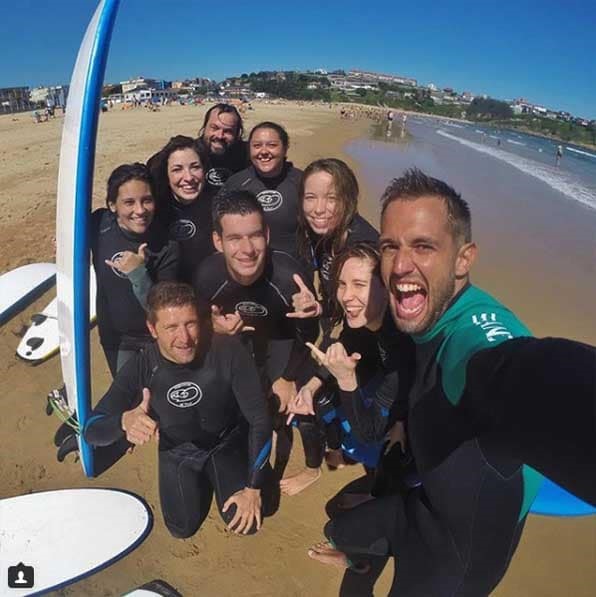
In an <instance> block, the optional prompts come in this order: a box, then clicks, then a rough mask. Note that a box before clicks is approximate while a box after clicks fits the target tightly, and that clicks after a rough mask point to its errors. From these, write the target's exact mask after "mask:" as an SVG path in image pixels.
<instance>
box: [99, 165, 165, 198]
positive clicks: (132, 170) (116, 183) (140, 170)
mask: <svg viewBox="0 0 596 597" xmlns="http://www.w3.org/2000/svg"><path fill="white" fill-rule="evenodd" d="M131 180H140V181H142V182H146V183H147V184H148V185H149V188H150V189H151V195H153V198H155V187H154V184H153V179H152V178H151V174H150V173H149V168H147V166H145V164H141V163H140V162H135V163H134V164H122V165H121V166H118V167H117V168H116V169H115V170H113V171H112V173H111V174H110V177H109V178H108V189H107V193H106V206H107V207H108V208H109V207H110V203H112V204H114V203H116V199H118V191H119V190H120V187H121V186H122V185H123V184H125V183H127V182H130V181H131Z"/></svg>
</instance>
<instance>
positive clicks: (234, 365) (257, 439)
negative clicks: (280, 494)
mask: <svg viewBox="0 0 596 597" xmlns="http://www.w3.org/2000/svg"><path fill="white" fill-rule="evenodd" d="M228 344H232V343H231V342H230V343H228ZM230 353H231V355H232V361H231V375H232V390H233V392H234V396H235V397H236V401H237V402H238V406H239V407H240V410H241V412H242V415H243V416H244V418H245V419H246V421H247V422H248V428H249V431H248V475H247V481H246V486H247V487H254V488H258V489H260V488H261V487H262V485H263V481H264V478H263V469H264V468H265V465H266V464H267V463H268V462H269V456H270V454H271V435H272V433H273V428H272V425H271V419H270V417H269V413H268V411H267V404H266V402H265V396H264V395H263V389H262V386H261V382H260V380H259V375H258V373H257V369H256V367H255V364H254V362H253V360H252V359H251V357H250V355H249V354H248V352H247V350H246V349H245V348H244V346H242V344H241V343H240V342H239V341H235V342H233V346H230Z"/></svg>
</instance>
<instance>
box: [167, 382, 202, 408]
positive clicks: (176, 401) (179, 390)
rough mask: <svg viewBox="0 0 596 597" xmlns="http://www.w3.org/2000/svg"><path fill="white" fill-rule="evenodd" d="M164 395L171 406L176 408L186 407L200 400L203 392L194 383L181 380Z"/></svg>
mask: <svg viewBox="0 0 596 597" xmlns="http://www.w3.org/2000/svg"><path fill="white" fill-rule="evenodd" d="M166 397H167V399H168V402H169V403H170V404H171V405H172V406H175V407H176V408H188V407H189V406H194V405H195V404H198V403H199V402H200V401H201V398H202V397H203V392H202V391H201V388H199V386H198V385H197V384H196V383H194V382H192V381H181V382H180V383H177V384H176V385H175V386H172V387H171V388H170V389H169V390H168V393H167V395H166Z"/></svg>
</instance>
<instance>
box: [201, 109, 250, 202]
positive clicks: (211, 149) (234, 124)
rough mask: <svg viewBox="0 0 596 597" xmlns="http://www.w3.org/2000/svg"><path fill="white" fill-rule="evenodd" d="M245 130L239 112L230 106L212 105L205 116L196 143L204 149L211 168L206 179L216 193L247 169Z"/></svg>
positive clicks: (209, 186)
mask: <svg viewBox="0 0 596 597" xmlns="http://www.w3.org/2000/svg"><path fill="white" fill-rule="evenodd" d="M243 133H244V128H243V126H242V117H241V116H240V114H239V113H238V110H236V108H235V107H234V106H232V105H230V104H215V105H214V106H212V107H211V108H209V110H207V113H206V114H205V120H204V121H203V126H202V128H201V130H200V131H199V137H198V139H199V142H200V143H202V144H203V146H204V147H205V148H206V149H207V152H208V154H209V162H210V165H211V167H210V168H209V170H208V171H207V174H206V176H205V179H206V181H207V185H208V188H209V189H210V190H211V191H212V192H213V193H214V194H215V193H217V192H218V191H219V190H220V188H221V187H222V186H223V184H224V183H225V182H226V180H228V178H229V177H230V176H232V174H235V173H236V172H239V171H240V170H243V169H244V168H246V167H247V166H248V150H247V145H246V142H245V141H243V140H242V135H243Z"/></svg>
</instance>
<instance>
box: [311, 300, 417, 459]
mask: <svg viewBox="0 0 596 597" xmlns="http://www.w3.org/2000/svg"><path fill="white" fill-rule="evenodd" d="M337 341H338V342H341V343H342V344H343V346H344V348H345V349H346V352H347V353H348V354H352V353H354V352H357V353H359V354H360V355H361V359H360V360H359V361H358V365H357V367H356V375H357V379H358V387H357V388H356V389H355V390H354V391H351V392H346V391H343V390H340V389H339V388H338V386H337V383H336V381H335V379H334V378H333V376H331V375H330V374H329V372H328V371H327V370H326V369H325V368H324V367H319V368H318V369H317V370H316V372H315V373H314V374H315V375H316V376H317V377H319V378H320V379H321V380H322V381H323V382H324V386H323V387H322V388H321V390H320V391H319V392H318V393H317V399H316V400H315V410H316V413H317V416H318V417H319V418H320V419H322V420H323V421H324V422H325V423H326V424H328V425H329V424H330V423H331V422H332V421H334V419H335V420H336V421H340V423H341V433H342V435H343V436H344V437H343V438H342V440H341V441H342V448H343V450H344V452H345V453H347V455H348V456H349V457H350V458H352V459H354V460H356V461H358V462H362V463H363V464H365V465H366V466H367V467H369V468H376V466H377V464H378V456H379V451H380V448H381V444H382V442H383V439H384V437H385V434H386V432H387V430H388V429H389V428H390V427H391V426H392V425H393V424H394V423H395V422H396V421H404V420H405V418H406V415H407V408H408V404H407V400H408V392H409V390H410V387H411V385H412V381H413V376H414V362H415V358H414V343H413V341H412V340H411V338H410V337H409V336H406V335H405V334H402V333H400V332H398V331H397V329H396V327H395V324H394V323H393V319H392V318H391V314H390V313H389V310H387V313H386V314H385V317H384V319H383V323H382V326H381V328H380V329H379V330H377V331H376V332H373V331H371V330H369V329H367V328H364V327H363V328H350V327H348V325H347V324H346V323H345V322H344V326H343V330H342V332H341V334H340V336H339V338H338V340H337ZM329 431H330V432H332V431H333V428H332V429H330V430H329ZM328 443H329V442H328ZM330 447H337V446H330Z"/></svg>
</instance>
